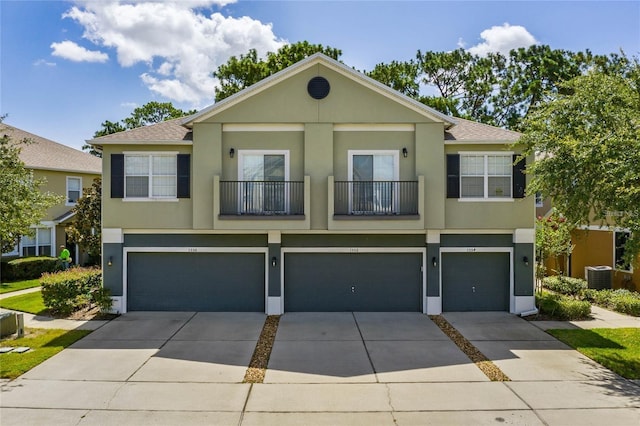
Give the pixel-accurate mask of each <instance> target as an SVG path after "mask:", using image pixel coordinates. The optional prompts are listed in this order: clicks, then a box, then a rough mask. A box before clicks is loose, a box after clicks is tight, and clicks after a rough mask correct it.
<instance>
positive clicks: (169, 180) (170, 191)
mask: <svg viewBox="0 0 640 426" xmlns="http://www.w3.org/2000/svg"><path fill="white" fill-rule="evenodd" d="M152 191H153V194H152V196H154V197H175V196H176V178H175V176H154V177H153V189H152Z"/></svg>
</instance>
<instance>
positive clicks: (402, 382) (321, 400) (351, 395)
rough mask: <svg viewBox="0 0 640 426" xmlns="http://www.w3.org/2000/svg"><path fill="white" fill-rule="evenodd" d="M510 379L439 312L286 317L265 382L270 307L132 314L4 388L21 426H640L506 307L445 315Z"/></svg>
mask: <svg viewBox="0 0 640 426" xmlns="http://www.w3.org/2000/svg"><path fill="white" fill-rule="evenodd" d="M445 317H446V318H447V319H448V320H449V322H450V323H451V324H453V325H454V326H455V327H456V328H457V329H458V330H459V331H460V332H461V333H462V334H463V335H464V336H465V337H466V338H467V339H468V340H470V341H471V342H472V343H473V344H474V345H475V346H476V347H478V348H479V349H480V350H481V351H482V352H483V353H484V354H485V355H487V356H488V357H489V358H490V359H492V360H493V361H494V362H495V364H497V365H498V366H499V367H500V368H501V369H502V370H503V371H504V372H505V373H506V374H507V375H508V376H509V377H510V378H511V380H512V381H510V382H490V381H489V380H488V379H487V378H486V376H484V374H483V373H482V372H481V371H480V370H479V369H478V368H477V367H476V366H475V365H474V364H473V363H471V362H470V361H469V359H468V358H467V357H466V355H464V354H463V353H462V352H461V351H460V350H459V349H458V348H457V346H455V344H453V342H452V341H451V340H450V339H449V338H448V337H447V336H446V335H444V334H443V333H442V332H441V331H440V329H439V328H438V327H437V326H436V325H435V324H434V323H433V322H432V321H431V320H430V319H429V318H428V317H427V316H424V315H421V314H417V313H416V314H414V313H288V314H285V315H284V316H283V317H282V318H281V320H280V326H279V328H278V333H277V335H276V341H275V343H274V347H273V351H272V354H271V358H270V362H269V369H268V370H267V373H266V376H265V380H264V383H261V384H253V385H252V384H245V383H242V380H243V377H244V374H245V371H246V368H247V366H248V364H249V360H250V358H251V355H252V353H253V350H254V348H255V345H256V342H257V340H258V338H259V334H260V330H261V328H262V325H263V323H264V319H265V316H264V315H262V314H236V313H131V314H127V315H124V316H122V317H120V318H118V319H116V320H114V321H111V322H110V323H108V324H106V325H105V326H103V327H101V328H100V329H98V330H96V331H94V332H93V333H92V334H90V335H89V336H87V337H86V338H84V339H83V340H81V341H79V342H77V343H76V344H74V345H73V346H71V347H69V348H68V349H66V350H64V351H62V352H61V353H59V354H58V355H56V356H55V357H53V358H51V359H49V360H48V361H46V362H44V363H43V364H41V365H40V366H38V367H36V368H34V369H33V370H31V371H30V372H28V373H27V374H25V375H23V376H22V377H20V378H19V379H17V380H14V381H12V382H9V383H6V384H4V385H3V386H2V389H1V390H2V393H1V399H0V423H1V424H2V425H3V426H7V425H13V424H57V425H65V424H69V425H71V424H73V425H78V424H79V425H91V424H101V425H102V424H118V425H127V424H132V425H133V424H135V425H139V424H233V425H240V424H241V425H255V424H261V425H264V424H273V425H287V424H327V425H328V424H330V425H338V424H363V423H369V424H375V425H378V424H382V425H384V424H389V425H394V424H399V425H412V424H495V423H503V424H532V425H536V424H549V425H554V424H559V425H560V424H563V425H564V424H586V425H589V424H616V425H625V424H629V425H637V424H640V387H639V386H638V385H637V384H634V383H632V382H630V381H627V380H625V379H622V378H619V377H617V376H615V375H614V374H612V373H610V372H609V371H608V370H606V369H604V368H602V367H600V366H599V365H597V364H595V363H593V362H592V361H590V360H588V359H587V358H585V357H583V356H582V355H580V354H578V353H577V352H576V351H573V350H571V349H569V348H568V347H566V346H564V345H563V344H561V343H559V342H557V341H556V340H555V339H553V338H552V337H551V336H549V335H548V334H546V333H544V332H543V331H541V330H540V329H538V328H537V327H535V326H534V325H532V324H531V323H528V322H526V321H524V320H522V319H520V318H517V317H515V316H512V315H509V314H505V313H468V314H453V313H452V314H446V315H445Z"/></svg>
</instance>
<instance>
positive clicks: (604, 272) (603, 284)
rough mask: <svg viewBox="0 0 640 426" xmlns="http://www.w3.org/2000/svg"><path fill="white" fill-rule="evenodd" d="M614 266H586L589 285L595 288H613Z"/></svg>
mask: <svg viewBox="0 0 640 426" xmlns="http://www.w3.org/2000/svg"><path fill="white" fill-rule="evenodd" d="M612 275H613V268H611V266H587V267H585V268H584V279H585V280H587V286H588V287H589V288H593V289H595V290H604V289H608V288H611V281H612Z"/></svg>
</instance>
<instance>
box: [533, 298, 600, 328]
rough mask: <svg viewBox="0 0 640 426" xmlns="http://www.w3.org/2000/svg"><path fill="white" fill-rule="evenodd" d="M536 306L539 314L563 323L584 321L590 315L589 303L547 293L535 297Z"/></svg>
mask: <svg viewBox="0 0 640 426" xmlns="http://www.w3.org/2000/svg"><path fill="white" fill-rule="evenodd" d="M536 305H537V306H538V307H539V309H540V313H541V314H543V315H548V316H550V317H552V318H555V319H558V320H563V321H573V320H579V319H585V318H588V317H589V315H591V303H589V302H588V301H586V300H577V299H575V298H573V297H570V296H565V295H563V294H557V293H549V292H547V291H541V292H540V293H538V294H537V295H536Z"/></svg>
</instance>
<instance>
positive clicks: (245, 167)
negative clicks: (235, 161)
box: [242, 155, 264, 181]
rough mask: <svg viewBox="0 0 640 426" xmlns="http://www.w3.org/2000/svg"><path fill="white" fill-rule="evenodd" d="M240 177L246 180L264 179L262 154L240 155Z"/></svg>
mask: <svg viewBox="0 0 640 426" xmlns="http://www.w3.org/2000/svg"><path fill="white" fill-rule="evenodd" d="M242 179H243V180H248V181H261V180H264V156H263V155H243V156H242Z"/></svg>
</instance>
